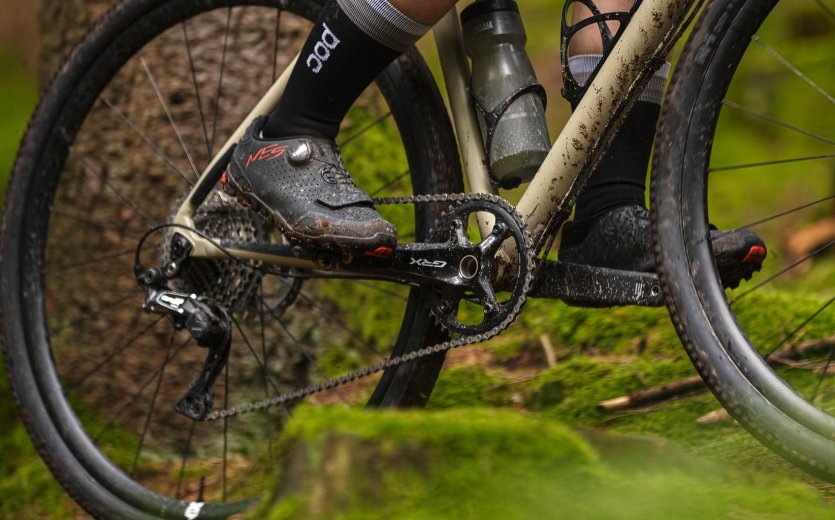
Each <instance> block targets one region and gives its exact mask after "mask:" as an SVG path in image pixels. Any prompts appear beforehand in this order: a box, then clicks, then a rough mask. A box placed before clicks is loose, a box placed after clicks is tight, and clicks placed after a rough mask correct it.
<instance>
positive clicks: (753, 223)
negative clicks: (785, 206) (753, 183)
mask: <svg viewBox="0 0 835 520" xmlns="http://www.w3.org/2000/svg"><path fill="white" fill-rule="evenodd" d="M832 199H835V195H830V196H828V197H824V198H822V199H818V200H816V201H813V202H808V203H806V204H803V205H800V206H797V207H796V208H792V209H789V210H786V211H781V212H780V213H775V214H774V215H771V216H770V217H766V218H764V219H761V220H756V221H754V222H751V223H750V224H746V225H744V226H742V227H741V228H740V229H750V228H752V227H754V226H759V225H760V224H765V223H766V222H771V221H772V220H776V219H778V218H781V217H785V216H786V215H791V214H792V213H796V212H798V211H801V210H804V209H806V208H811V207H812V206H817V205H818V204H822V203H824V202H827V201H829V200H832Z"/></svg>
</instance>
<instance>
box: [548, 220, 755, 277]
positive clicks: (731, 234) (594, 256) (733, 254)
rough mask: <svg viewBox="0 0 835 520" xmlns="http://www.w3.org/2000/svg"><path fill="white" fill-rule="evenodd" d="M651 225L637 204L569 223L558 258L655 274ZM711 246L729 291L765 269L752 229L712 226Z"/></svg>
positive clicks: (566, 226) (565, 229)
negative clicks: (593, 218) (594, 217)
mask: <svg viewBox="0 0 835 520" xmlns="http://www.w3.org/2000/svg"><path fill="white" fill-rule="evenodd" d="M650 227H651V225H650V216H649V211H648V210H647V209H646V208H644V207H643V206H639V205H630V206H621V207H618V208H614V209H612V210H610V211H609V212H608V213H605V214H604V215H602V216H600V217H598V218H597V219H596V220H594V221H593V222H579V223H576V222H567V223H566V224H565V226H563V232H562V242H561V243H560V251H559V259H560V261H563V262H569V263H573V264H583V265H591V266H596V267H606V268H608V269H620V270H624V271H640V272H654V271H655V258H654V255H653V252H652V234H651V230H650ZM710 242H711V248H712V249H713V256H714V258H715V259H716V265H717V267H718V268H719V276H720V277H721V279H722V283H723V285H724V286H725V287H731V288H734V287H737V286H738V285H739V283H740V282H741V281H742V280H743V279H745V280H749V279H750V278H751V276H753V274H754V273H755V272H756V271H759V270H760V269H761V268H762V264H763V261H764V260H765V256H766V248H765V243H764V242H763V240H762V239H761V238H760V237H758V236H757V235H756V234H755V233H753V232H752V231H748V230H746V229H741V230H729V231H720V230H718V229H716V228H715V227H713V226H711V231H710Z"/></svg>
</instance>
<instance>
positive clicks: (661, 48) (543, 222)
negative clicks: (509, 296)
mask: <svg viewBox="0 0 835 520" xmlns="http://www.w3.org/2000/svg"><path fill="white" fill-rule="evenodd" d="M694 2H695V0H644V1H643V2H642V3H641V5H640V7H639V8H638V9H637V11H636V12H635V14H634V16H633V18H632V21H631V22H630V23H629V25H628V26H627V27H626V29H625V30H624V33H623V35H622V36H621V38H620V40H619V41H618V43H617V45H616V46H615V47H614V49H613V50H612V53H611V55H610V56H609V58H608V59H607V60H606V62H605V63H604V64H603V66H602V68H601V70H600V72H599V73H598V74H597V76H596V77H595V79H594V81H593V83H592V85H591V87H590V88H589V89H588V91H587V93H586V95H585V96H584V97H583V99H582V101H581V102H580V104H579V105H578V107H577V109H576V110H575V111H574V113H573V114H572V116H571V118H570V119H569V120H568V122H567V123H566V125H565V127H564V128H563V130H562V132H560V135H559V136H558V137H557V139H556V142H555V143H554V145H553V147H552V148H551V151H550V153H549V154H548V156H547V157H546V159H545V161H544V162H543V164H542V165H541V167H540V168H539V171H538V172H537V173H536V176H535V177H534V179H533V180H532V181H531V183H530V184H529V185H528V187H527V189H526V190H525V192H524V194H523V196H522V198H521V199H520V201H519V204H518V205H517V210H518V211H519V212H520V213H521V214H522V215H523V216H524V217H525V219H526V221H527V224H528V227H529V228H530V230H531V231H532V233H533V236H534V240H535V241H537V240H539V238H541V237H542V236H543V235H544V234H545V233H546V231H547V230H548V228H549V226H551V225H553V224H554V223H555V221H556V222H557V223H561V222H560V221H561V219H562V220H564V219H565V218H566V217H567V216H568V213H569V212H570V209H571V205H572V202H573V197H575V196H576V193H577V191H578V190H579V188H580V187H581V186H582V183H583V182H585V178H586V177H587V174H588V172H590V171H591V170H592V169H593V167H594V164H595V162H596V160H597V159H598V158H599V156H600V152H601V150H603V149H605V147H606V140H607V139H610V138H611V136H612V134H613V133H614V130H616V129H617V126H618V116H619V114H621V113H623V111H624V110H625V109H627V108H628V107H629V106H630V104H631V101H632V100H633V99H634V98H635V97H637V95H638V94H639V93H640V90H641V88H642V87H643V85H644V84H645V82H646V80H647V79H648V77H649V74H651V73H652V71H653V67H652V64H653V62H655V63H656V64H657V63H662V62H663V61H661V60H663V59H664V57H665V56H666V55H667V53H668V52H669V50H670V49H669V47H670V46H671V44H672V43H673V39H674V38H673V36H674V34H675V33H676V32H677V31H678V29H679V26H680V24H681V23H682V22H683V21H684V20H685V19H686V18H687V15H688V13H689V12H690V9H691V8H692V6H693V4H694ZM434 35H435V41H436V44H437V47H438V53H439V56H440V58H441V66H442V69H443V75H444V80H445V82H446V86H447V92H448V97H449V102H450V107H451V111H452V116H453V122H454V125H455V131H456V134H457V137H458V144H459V148H460V151H461V158H462V160H463V163H464V168H465V171H466V175H467V181H468V184H469V190H470V191H471V192H476V193H495V190H494V188H493V186H492V185H491V183H490V178H489V176H488V173H487V167H486V163H485V154H484V147H483V144H482V140H481V133H480V131H479V128H478V122H477V119H476V114H475V109H474V107H473V104H472V102H471V100H470V95H469V92H468V89H469V81H470V69H469V63H468V60H467V57H466V55H465V53H464V47H463V41H462V37H461V27H460V24H459V21H458V13H457V10H456V9H455V8H453V9H452V10H451V11H450V12H449V13H448V14H447V15H446V16H445V17H444V18H443V19H442V20H441V21H440V22H439V23H438V24H437V25H436V26H435V28H434ZM296 59H298V57H297V58H296ZM295 63H296V60H294V61H293V62H292V63H290V65H289V66H288V67H287V68H286V69H285V70H284V72H283V73H282V74H281V76H280V77H279V78H278V80H277V81H276V82H275V84H274V85H273V86H272V87H271V88H270V90H269V91H268V92H267V94H266V95H265V96H264V97H263V98H262V100H261V101H260V102H259V103H258V105H257V106H256V107H255V108H254V109H253V110H252V112H251V113H250V114H249V115H248V116H247V117H246V119H244V121H243V122H242V123H241V125H240V126H239V127H238V129H237V130H236V131H235V133H234V134H232V136H231V137H230V138H229V140H228V141H227V142H226V143H225V144H224V146H223V148H222V149H221V150H220V152H219V153H218V154H217V155H216V156H215V158H214V159H213V160H212V162H211V164H210V165H209V166H208V167H207V168H206V170H205V171H204V173H203V177H202V178H201V179H200V181H198V182H197V184H195V187H197V186H200V185H201V184H202V181H204V180H205V178H206V177H207V176H208V175H210V172H212V171H213V169H214V168H215V166H216V165H217V164H218V161H220V160H221V158H223V157H224V156H225V155H226V154H227V153H228V151H229V150H231V148H232V147H233V146H234V145H235V144H236V143H237V142H238V141H239V140H240V138H241V137H242V136H243V134H244V131H245V130H246V129H247V127H248V126H249V124H250V123H251V122H252V120H253V119H255V118H256V117H258V116H260V115H266V114H268V113H270V112H272V110H273V108H274V107H275V106H276V105H277V104H278V101H279V100H280V99H281V95H282V93H283V92H284V88H285V87H286V85H287V80H288V78H289V75H290V71H292V69H293V66H294V65H295ZM195 193H196V190H194V191H192V193H190V194H189V196H188V197H187V198H186V201H185V202H184V203H183V205H182V206H181V207H180V209H179V211H178V212H177V215H176V216H175V219H174V223H175V224H179V225H181V226H183V227H185V228H193V227H194V220H193V216H194V213H195V211H196V209H197V204H195V203H194V202H193V199H194V198H195ZM478 224H479V228H480V231H481V233H482V235H483V236H486V235H487V234H489V232H490V231H491V229H492V221H491V219H490V218H487V217H481V218H479V219H478ZM178 232H179V233H181V234H183V235H184V236H185V237H186V238H188V239H189V240H190V241H191V242H192V245H193V249H192V252H191V254H192V256H202V257H209V258H221V257H224V256H225V255H226V253H223V252H222V251H221V250H219V249H218V248H217V247H215V246H214V245H213V244H212V243H211V242H210V241H208V240H206V239H205V238H203V237H201V236H199V235H197V234H196V233H193V232H190V231H188V230H185V229H178ZM229 252H231V253H232V254H235V255H237V256H239V257H240V258H245V259H251V260H259V261H264V262H269V263H271V264H276V265H284V266H288V267H309V268H316V267H317V266H316V265H313V263H312V262H311V261H309V260H302V259H294V258H287V257H283V256H282V257H278V256H273V255H268V254H264V253H256V252H253V251H249V250H238V249H231V250H230V251H229ZM511 256H512V255H505V258H511Z"/></svg>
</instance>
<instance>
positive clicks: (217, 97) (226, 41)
mask: <svg viewBox="0 0 835 520" xmlns="http://www.w3.org/2000/svg"><path fill="white" fill-rule="evenodd" d="M231 24H232V6H231V5H230V6H229V7H228V8H227V9H226V30H225V32H224V35H223V51H222V52H221V54H220V74H219V75H218V79H217V92H216V94H215V108H214V114H213V116H212V138H211V139H210V140H209V157H211V156H212V155H214V151H215V137H216V135H217V118H218V115H219V114H220V98H221V96H222V95H223V71H224V69H225V68H226V51H227V49H228V48H229V27H230V26H231Z"/></svg>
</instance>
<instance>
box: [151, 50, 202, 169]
mask: <svg viewBox="0 0 835 520" xmlns="http://www.w3.org/2000/svg"><path fill="white" fill-rule="evenodd" d="M139 62H140V63H141V64H142V68H143V69H145V75H146V76H147V77H148V81H149V82H150V83H151V88H153V89H154V94H156V96H157V100H158V101H159V104H160V105H161V106H162V110H163V112H165V116H166V117H167V118H168V122H169V123H170V124H171V129H172V130H174V135H176V136H177V141H179V143H180V148H182V150H183V153H184V154H185V156H186V159H188V164H189V165H190V166H191V170H192V171H193V172H194V179H195V180H197V179H199V178H200V172H198V171H197V165H196V164H195V163H194V158H193V157H192V156H191V152H189V149H188V145H187V144H186V142H185V139H183V134H182V133H180V128H179V127H178V126H177V123H175V122H174V116H173V115H172V114H171V110H170V109H169V108H168V103H166V102H165V98H163V96H162V92H161V91H160V89H159V85H158V84H157V81H156V79H154V75H153V74H152V73H151V69H150V68H149V67H148V63H147V62H146V61H145V58H144V57H142V55H141V54H140V55H139Z"/></svg>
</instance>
